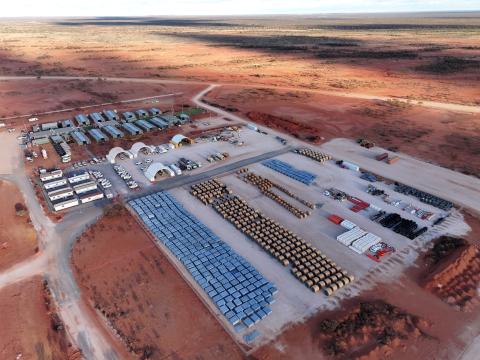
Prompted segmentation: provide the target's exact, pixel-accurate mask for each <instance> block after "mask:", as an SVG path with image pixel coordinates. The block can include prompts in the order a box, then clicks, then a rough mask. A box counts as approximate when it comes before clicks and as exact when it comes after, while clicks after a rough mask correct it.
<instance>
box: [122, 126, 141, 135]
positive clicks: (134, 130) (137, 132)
mask: <svg viewBox="0 0 480 360" xmlns="http://www.w3.org/2000/svg"><path fill="white" fill-rule="evenodd" d="M122 127H123V128H124V129H125V130H127V131H128V132H129V133H130V135H140V134H143V130H142V129H140V128H139V127H137V126H135V125H133V124H132V123H123V124H122Z"/></svg>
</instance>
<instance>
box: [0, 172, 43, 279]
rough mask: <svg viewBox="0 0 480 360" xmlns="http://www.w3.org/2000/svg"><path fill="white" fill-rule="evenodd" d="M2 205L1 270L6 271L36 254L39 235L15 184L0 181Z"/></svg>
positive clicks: (0, 223) (0, 230) (0, 221)
mask: <svg viewBox="0 0 480 360" xmlns="http://www.w3.org/2000/svg"><path fill="white" fill-rule="evenodd" d="M0 203H1V204H2V206H1V207H0V209H1V210H0V269H6V268H8V267H10V266H12V265H14V264H16V263H18V262H20V261H22V260H25V259H26V258H28V257H29V256H32V255H34V254H35V253H36V251H37V234H36V233H35V229H34V228H33V226H32V225H31V223H30V217H29V215H28V211H27V209H26V208H25V205H24V203H23V197H22V194H21V193H20V191H19V190H18V189H17V187H16V186H15V185H14V184H12V183H10V182H7V181H3V180H0ZM16 205H17V208H16Z"/></svg>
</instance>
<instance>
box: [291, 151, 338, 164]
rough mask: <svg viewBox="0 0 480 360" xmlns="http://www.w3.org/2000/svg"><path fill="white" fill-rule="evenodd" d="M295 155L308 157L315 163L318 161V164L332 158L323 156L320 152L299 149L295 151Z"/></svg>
mask: <svg viewBox="0 0 480 360" xmlns="http://www.w3.org/2000/svg"><path fill="white" fill-rule="evenodd" d="M294 152H295V153H297V154H300V155H303V156H306V157H309V158H310V159H313V160H315V161H318V162H320V163H323V162H325V161H328V160H332V157H331V156H330V155H327V154H323V153H321V152H318V151H315V150H312V149H309V148H300V149H295V150H294Z"/></svg>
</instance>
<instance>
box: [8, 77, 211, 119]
mask: <svg viewBox="0 0 480 360" xmlns="http://www.w3.org/2000/svg"><path fill="white" fill-rule="evenodd" d="M203 88H205V86H203V85H182V84H155V83H151V84H149V83H135V82H129V83H127V82H121V81H118V82H106V81H97V80H80V81H78V80H69V81H59V80H45V79H41V80H22V81H0V109H2V110H1V111H0V118H2V117H9V116H17V115H23V114H34V113H41V112H46V111H53V110H63V109H69V108H73V109H76V108H77V107H79V106H84V105H89V106H90V105H95V104H103V103H110V102H117V101H122V100H130V99H137V98H143V97H150V96H157V95H164V94H173V93H183V94H180V95H176V96H174V97H165V98H160V99H158V102H157V101H156V102H153V101H152V100H144V101H140V102H132V103H126V104H112V105H106V106H97V107H90V108H87V109H83V110H73V111H68V112H62V113H56V114H50V115H39V118H40V121H39V122H38V123H41V122H47V121H58V120H62V119H73V117H74V116H75V115H77V114H79V113H87V114H88V113H92V112H95V111H103V110H105V108H108V109H117V110H118V111H120V112H122V111H127V110H132V109H134V110H136V109H139V108H142V107H158V108H160V109H162V110H164V111H168V110H170V109H171V108H172V105H173V104H179V105H181V104H183V103H185V104H188V103H189V100H190V98H191V97H192V96H193V95H194V94H196V93H198V92H199V91H200V90H201V89H203ZM6 123H7V125H10V124H12V123H13V124H16V125H22V126H23V125H24V124H25V125H26V126H27V127H28V126H29V125H32V124H29V123H28V122H27V118H24V119H17V120H6ZM38 123H35V124H38Z"/></svg>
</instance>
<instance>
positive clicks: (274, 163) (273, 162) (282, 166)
mask: <svg viewBox="0 0 480 360" xmlns="http://www.w3.org/2000/svg"><path fill="white" fill-rule="evenodd" d="M262 165H264V166H266V167H268V168H270V169H272V170H275V171H277V172H279V173H280V174H283V175H286V176H288V177H291V178H292V179H294V180H297V181H299V182H301V183H303V184H305V185H311V184H312V183H313V182H314V181H315V179H316V178H317V175H315V174H312V173H310V172H308V171H304V170H299V169H296V168H294V167H293V166H291V165H290V164H288V163H286V162H284V161H281V160H277V159H269V160H265V161H262Z"/></svg>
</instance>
